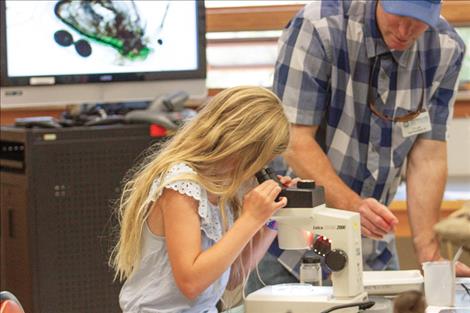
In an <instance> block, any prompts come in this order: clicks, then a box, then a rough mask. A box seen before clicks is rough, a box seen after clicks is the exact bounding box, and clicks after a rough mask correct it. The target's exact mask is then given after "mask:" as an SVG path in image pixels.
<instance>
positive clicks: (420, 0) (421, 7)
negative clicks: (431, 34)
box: [380, 0, 441, 28]
mask: <svg viewBox="0 0 470 313" xmlns="http://www.w3.org/2000/svg"><path fill="white" fill-rule="evenodd" d="M380 3H381V4H382V8H383V9H384V11H385V12H387V13H389V14H394V15H400V16H408V17H411V18H414V19H417V20H420V21H421V22H424V23H426V24H428V25H429V26H431V27H433V28H435V27H436V26H437V23H438V22H439V16H440V14H441V0H380Z"/></svg>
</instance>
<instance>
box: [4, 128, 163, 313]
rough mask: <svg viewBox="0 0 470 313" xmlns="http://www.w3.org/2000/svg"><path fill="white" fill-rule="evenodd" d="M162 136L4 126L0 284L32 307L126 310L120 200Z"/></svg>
mask: <svg viewBox="0 0 470 313" xmlns="http://www.w3.org/2000/svg"><path fill="white" fill-rule="evenodd" d="M161 140H162V138H157V137H152V126H149V125H112V126H94V127H71V128H60V129H39V128H31V129H26V128H18V127H1V134H0V142H1V158H0V169H1V170H0V178H1V207H0V209H1V215H0V217H1V237H0V238H1V250H0V261H1V262H0V265H1V267H0V270H1V271H0V290H9V291H11V292H13V293H14V294H15V295H16V296H17V298H18V299H19V301H20V302H21V303H22V305H23V307H24V309H25V311H26V312H27V313H94V312H96V313H107V312H109V313H117V312H120V309H119V305H118V294H119V290H120V284H119V283H118V282H115V281H113V278H114V273H113V271H112V269H111V268H110V267H109V266H108V258H109V253H110V249H111V247H112V244H113V243H114V242H115V237H116V232H117V222H116V218H115V215H113V210H114V202H115V201H116V200H117V199H118V198H119V195H120V191H121V187H122V186H121V184H122V179H123V177H124V176H125V174H126V172H127V171H128V170H129V169H130V168H131V167H132V166H133V165H134V164H135V163H136V162H137V161H138V160H139V159H141V158H142V156H143V155H144V153H143V152H144V151H145V150H146V148H148V147H150V146H151V144H153V143H155V142H159V141H161ZM113 232H114V234H113Z"/></svg>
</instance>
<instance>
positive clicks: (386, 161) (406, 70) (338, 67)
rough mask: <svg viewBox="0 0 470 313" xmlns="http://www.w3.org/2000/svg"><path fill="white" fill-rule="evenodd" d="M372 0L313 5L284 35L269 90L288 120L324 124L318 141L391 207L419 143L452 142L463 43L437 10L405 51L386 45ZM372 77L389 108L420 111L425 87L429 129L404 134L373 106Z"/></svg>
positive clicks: (364, 192) (354, 180)
mask: <svg viewBox="0 0 470 313" xmlns="http://www.w3.org/2000/svg"><path fill="white" fill-rule="evenodd" d="M375 6H376V2H375V1H361V0H353V1H331V0H328V1H315V2H313V3H311V4H309V5H307V6H306V7H305V8H304V9H303V10H302V11H300V12H299V13H298V14H297V15H296V16H295V17H294V18H293V19H292V20H291V22H290V23H289V24H288V26H287V28H286V29H285V30H284V32H283V34H282V36H281V38H280V41H279V44H280V51H279V58H278V61H277V63H276V72H275V77H274V87H273V89H274V92H275V93H276V94H277V95H278V96H279V97H280V99H281V100H282V102H283V104H284V108H285V112H286V114H287V116H288V118H289V120H290V122H291V123H295V124H302V125H319V126H320V127H319V131H318V134H317V141H318V142H319V144H320V145H321V146H322V148H323V150H324V152H325V153H326V154H327V156H328V158H329V160H330V161H331V163H332V165H333V167H334V169H335V170H336V172H337V174H338V175H339V176H340V177H341V179H342V180H343V181H344V182H345V183H346V184H347V185H348V186H349V187H350V188H352V189H353V190H354V191H355V192H356V193H358V194H359V195H361V196H362V197H373V198H376V199H377V200H379V201H380V202H381V203H384V204H386V205H388V204H389V203H390V202H391V201H392V199H393V196H394V195H395V192H396V188H397V187H398V185H399V182H400V172H401V169H402V166H403V164H404V161H405V158H406V156H407V155H408V153H409V151H410V150H411V148H412V146H413V143H414V142H415V141H416V140H417V139H418V138H426V139H433V140H442V141H444V140H446V136H447V126H448V123H449V120H450V119H451V118H452V111H453V102H454V101H453V100H454V97H455V94H456V85H457V78H458V74H459V71H460V67H461V63H462V58H463V55H464V50H465V45H464V43H463V41H462V40H461V38H460V37H459V36H458V35H457V33H456V32H455V31H454V30H453V29H452V27H451V26H450V25H449V24H448V23H447V22H446V21H445V20H444V19H442V18H441V20H440V22H439V25H438V26H437V28H436V29H431V28H429V29H428V30H427V31H426V32H424V34H423V35H421V37H420V38H419V39H418V40H417V41H416V42H415V43H414V45H413V46H412V47H410V48H409V49H408V50H406V51H403V52H399V51H390V50H389V49H388V47H387V46H386V44H385V43H384V41H383V40H382V38H381V36H380V33H379V31H378V29H377V26H376V18H375ZM418 62H419V64H420V68H421V70H422V72H420V70H419V69H420V68H419V67H418ZM374 64H375V66H373V65H374ZM371 68H372V69H371ZM370 75H372V77H370ZM423 78H424V81H423ZM369 81H371V88H372V92H371V94H372V95H373V97H375V103H376V107H377V109H378V110H379V111H381V112H383V113H385V114H386V115H389V116H400V115H404V114H405V113H407V112H409V111H414V110H416V108H417V107H418V105H419V103H420V100H421V96H422V90H423V87H424V108H425V109H426V110H427V111H428V112H429V116H430V121H431V125H432V130H431V131H429V132H427V133H423V134H420V135H414V136H411V137H408V138H405V137H403V135H402V132H401V125H400V124H401V123H397V122H391V121H385V120H382V119H380V118H379V117H377V116H376V115H374V114H372V113H371V111H370V109H369V107H368V104H367V101H368V99H367V98H368V88H369Z"/></svg>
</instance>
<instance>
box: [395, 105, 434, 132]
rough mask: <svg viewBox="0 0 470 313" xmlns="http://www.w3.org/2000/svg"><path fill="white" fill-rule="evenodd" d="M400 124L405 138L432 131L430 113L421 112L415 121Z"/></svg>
mask: <svg viewBox="0 0 470 313" xmlns="http://www.w3.org/2000/svg"><path fill="white" fill-rule="evenodd" d="M400 124H401V134H402V135H403V137H405V138H407V137H410V136H414V135H418V134H422V133H426V132H428V131H430V130H431V120H430V119H429V112H428V111H424V112H421V113H420V114H419V115H418V116H417V117H416V118H415V119H414V120H411V121H408V122H403V123H400Z"/></svg>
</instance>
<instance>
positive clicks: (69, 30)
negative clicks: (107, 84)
mask: <svg viewBox="0 0 470 313" xmlns="http://www.w3.org/2000/svg"><path fill="white" fill-rule="evenodd" d="M0 2H3V1H0ZM3 3H5V8H6V12H7V13H8V14H7V15H6V20H5V23H6V34H7V35H8V36H7V38H8V45H7V49H8V62H9V63H8V72H9V75H12V76H20V77H21V76H31V75H33V76H48V75H69V74H70V73H74V74H76V75H80V74H85V75H93V74H100V75H101V74H111V75H112V74H121V73H133V74H135V73H146V74H145V75H147V74H148V73H155V72H168V71H172V72H180V71H181V72H183V71H188V70H193V69H196V68H198V66H199V65H198V57H199V54H198V53H199V52H198V51H199V46H198V36H200V34H199V33H198V32H197V31H196V30H195V28H194V25H196V24H197V23H198V21H197V7H198V4H197V1H170V0H167V1H165V0H133V1H132V0H113V1H111V0H93V1H90V0H42V1H37V0H31V1H28V0H22V1H16V0H12V1H5V2H3ZM24 38H27V40H24ZM25 60H28V62H25ZM139 75H140V74H139ZM107 77H108V76H103V79H107ZM115 78H116V77H115V76H113V77H112V79H115ZM110 79H111V78H110Z"/></svg>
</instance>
